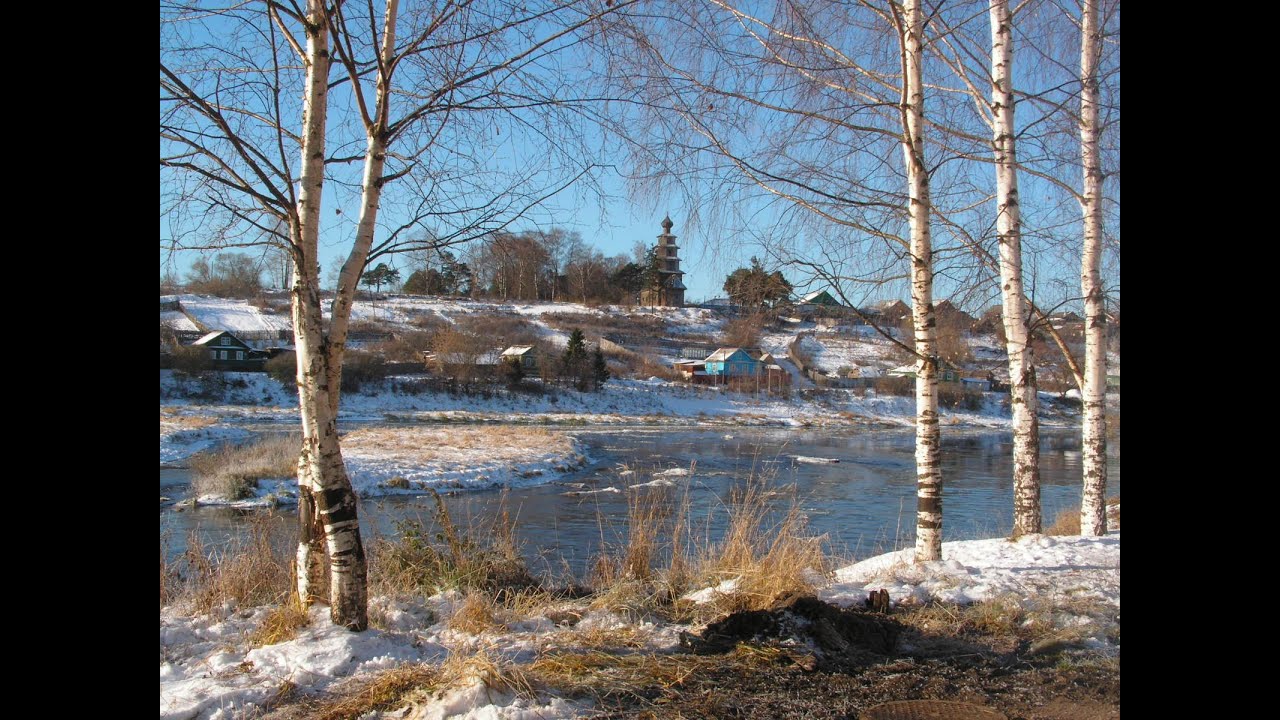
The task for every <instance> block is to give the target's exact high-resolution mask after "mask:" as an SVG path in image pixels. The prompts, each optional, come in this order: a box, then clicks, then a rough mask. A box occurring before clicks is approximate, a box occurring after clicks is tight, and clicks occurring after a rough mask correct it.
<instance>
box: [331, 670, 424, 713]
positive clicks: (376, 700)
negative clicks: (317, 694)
mask: <svg viewBox="0 0 1280 720" xmlns="http://www.w3.org/2000/svg"><path fill="white" fill-rule="evenodd" d="M440 682H441V680H440V670H439V669H438V668H434V667H431V666H429V665H402V666H400V667H398V668H394V669H392V670H388V671H386V672H384V673H381V674H379V675H378V676H377V677H375V678H373V680H371V681H370V682H368V683H367V684H364V685H362V686H361V687H360V688H359V689H357V690H354V691H352V692H349V693H345V694H343V695H341V696H339V697H337V698H333V699H331V700H328V701H326V702H324V703H321V704H320V705H319V706H318V707H316V708H314V709H313V710H311V712H309V713H308V717H310V718H313V720H349V719H350V718H358V717H363V716H364V715H365V714H367V713H370V712H372V711H375V710H391V709H394V708H396V707H399V706H401V705H403V704H404V703H406V702H408V701H409V700H410V699H411V698H412V696H413V695H415V694H416V693H417V692H419V691H422V690H433V689H435V688H437V687H439V686H440Z"/></svg>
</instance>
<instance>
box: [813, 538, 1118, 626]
mask: <svg viewBox="0 0 1280 720" xmlns="http://www.w3.org/2000/svg"><path fill="white" fill-rule="evenodd" d="M914 552H915V551H914V550H911V549H909V550H900V551H898V552H893V553H887V554H884V555H879V556H877V557H873V558H869V559H867V560H863V561H862V562H859V563H855V564H853V565H850V566H848V567H844V568H840V569H839V570H836V572H835V582H834V583H833V584H831V585H830V586H828V587H827V588H825V589H824V590H823V592H822V593H821V597H822V598H823V599H826V600H830V601H832V602H835V603H839V604H851V603H854V602H862V601H863V600H865V599H866V597H867V593H868V592H869V591H870V590H878V589H880V588H884V589H886V590H888V591H889V597H890V599H891V600H893V601H894V602H902V601H904V600H914V601H926V600H931V599H932V600H942V601H945V602H956V603H970V602H979V601H982V600H991V599H994V598H997V597H1000V596H1004V595H1010V594H1012V595H1016V596H1018V597H1022V598H1037V599H1040V600H1047V601H1051V602H1053V601H1058V600H1065V599H1070V598H1089V599H1094V600H1099V601H1102V602H1104V603H1107V604H1111V605H1114V606H1115V607H1117V608H1118V607H1120V534H1119V533H1113V534H1111V535H1108V536H1106V537H1099V538H1085V537H1055V536H1048V535H1028V536H1025V537H1023V538H1021V539H1019V540H1016V541H1013V540H1008V539H1004V538H996V539H992V540H965V541H957V542H947V543H943V544H942V557H943V560H941V561H937V562H927V563H919V564H913V563H912V556H913V554H914Z"/></svg>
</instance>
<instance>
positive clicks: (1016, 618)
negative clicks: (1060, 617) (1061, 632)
mask: <svg viewBox="0 0 1280 720" xmlns="http://www.w3.org/2000/svg"><path fill="white" fill-rule="evenodd" d="M894 617H895V619H898V620H900V621H902V622H903V623H904V624H906V625H908V626H910V627H914V628H916V629H918V630H921V631H923V632H926V633H928V634H930V635H933V636H942V637H962V636H966V635H974V634H980V635H989V636H1008V637H1015V638H1038V637H1041V636H1043V635H1044V634H1045V633H1046V632H1048V631H1049V630H1051V629H1052V628H1053V621H1052V618H1051V616H1050V615H1049V614H1048V613H1046V612H1043V611H1040V610H1034V611H1033V610H1028V609H1027V608H1026V607H1024V606H1023V604H1022V602H1021V600H1020V598H1016V597H999V598H995V599H993V600H987V601H984V602H978V603H973V604H970V605H955V604H951V603H930V604H927V605H921V606H915V607H910V608H909V609H908V610H907V612H904V613H900V614H895V615H894Z"/></svg>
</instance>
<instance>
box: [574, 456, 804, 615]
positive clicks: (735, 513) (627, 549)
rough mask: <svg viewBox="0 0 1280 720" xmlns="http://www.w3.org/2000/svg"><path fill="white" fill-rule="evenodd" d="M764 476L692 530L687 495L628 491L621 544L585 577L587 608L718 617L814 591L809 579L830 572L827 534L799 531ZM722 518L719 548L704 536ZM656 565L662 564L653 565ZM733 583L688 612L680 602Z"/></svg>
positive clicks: (797, 516)
mask: <svg viewBox="0 0 1280 720" xmlns="http://www.w3.org/2000/svg"><path fill="white" fill-rule="evenodd" d="M771 488H772V485H771V483H770V482H769V480H768V479H766V478H759V477H752V478H749V479H748V481H747V483H746V484H745V486H743V487H742V488H740V489H738V490H735V491H734V492H732V493H731V494H730V496H729V498H728V499H727V501H726V502H725V503H724V504H723V505H721V506H720V507H718V508H715V509H713V510H712V511H710V514H709V515H708V516H707V517H706V518H703V519H701V520H700V521H698V526H699V527H702V528H703V531H702V532H699V531H698V530H697V529H696V528H695V519H694V518H693V517H692V514H691V513H690V505H689V498H688V494H687V491H686V493H685V494H684V495H683V497H680V498H676V497H673V496H672V495H671V494H670V493H668V492H662V491H660V490H656V491H650V492H647V493H639V492H637V493H633V494H632V496H631V498H630V505H629V512H628V520H629V523H630V526H629V528H628V530H629V532H628V535H627V541H626V543H625V544H624V545H623V546H622V547H620V548H614V549H612V550H610V551H608V552H606V553H605V554H604V555H603V556H602V557H601V558H598V559H597V561H596V563H595V565H594V570H593V574H592V577H591V582H592V586H593V587H594V588H595V590H596V597H595V602H594V604H595V605H596V606H597V607H605V608H608V609H611V610H615V611H623V612H629V613H633V614H644V613H655V614H659V615H664V616H667V617H669V618H672V619H678V620H687V619H691V615H690V614H691V613H695V614H698V615H703V614H721V613H728V612H734V611H737V610H762V609H769V608H772V607H774V606H775V605H777V604H779V603H784V602H786V601H788V600H790V599H793V598H795V597H798V596H800V595H804V594H808V593H812V592H813V591H814V589H815V588H814V587H813V582H812V581H813V578H815V577H820V576H822V575H825V574H826V572H827V571H828V569H829V561H828V559H827V557H826V550H827V541H826V536H825V535H822V536H814V535H812V534H810V533H809V532H808V530H807V528H806V521H805V517H804V514H803V513H802V512H801V511H800V507H799V503H798V502H797V500H796V499H795V497H794V495H792V496H791V497H790V498H789V499H788V500H786V501H785V504H783V505H781V506H780V505H779V504H778V502H777V500H778V499H779V497H780V494H779V493H777V492H775V491H774V490H772V489H771ZM718 513H724V514H726V515H727V518H726V530H725V533H724V537H723V538H722V539H720V540H719V541H718V542H716V541H712V540H711V539H710V538H709V536H708V534H707V533H706V532H705V529H706V528H709V527H710V526H711V525H712V524H714V522H715V521H716V519H717V518H716V515H717V514H718ZM658 560H665V561H666V562H665V566H661V567H658V563H657V562H656V561H658ZM725 580H733V581H735V586H734V588H733V589H732V590H730V591H727V592H725V593H723V594H722V595H720V596H719V597H718V598H717V599H716V600H715V601H714V602H712V603H708V604H706V605H705V606H702V607H694V606H692V605H691V604H690V603H688V602H687V601H683V600H681V598H682V596H684V595H685V594H687V593H688V592H689V591H691V590H696V589H699V588H702V587H708V586H715V585H719V584H720V583H721V582H722V581H725Z"/></svg>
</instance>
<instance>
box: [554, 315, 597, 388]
mask: <svg viewBox="0 0 1280 720" xmlns="http://www.w3.org/2000/svg"><path fill="white" fill-rule="evenodd" d="M560 363H561V366H562V368H563V372H562V373H561V377H563V378H565V379H569V380H572V381H573V384H574V387H576V388H577V389H578V390H586V389H587V385H588V383H589V379H590V374H589V367H588V365H587V340H586V337H585V336H583V334H582V330H581V329H579V328H574V329H573V332H571V333H569V344H568V345H566V346H565V349H564V355H563V356H562V357H561V360H560Z"/></svg>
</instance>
